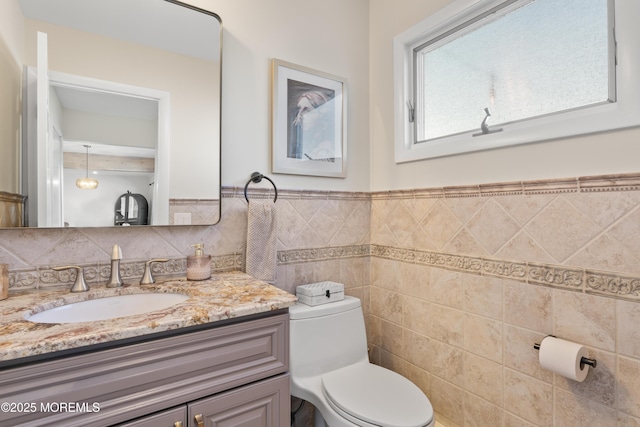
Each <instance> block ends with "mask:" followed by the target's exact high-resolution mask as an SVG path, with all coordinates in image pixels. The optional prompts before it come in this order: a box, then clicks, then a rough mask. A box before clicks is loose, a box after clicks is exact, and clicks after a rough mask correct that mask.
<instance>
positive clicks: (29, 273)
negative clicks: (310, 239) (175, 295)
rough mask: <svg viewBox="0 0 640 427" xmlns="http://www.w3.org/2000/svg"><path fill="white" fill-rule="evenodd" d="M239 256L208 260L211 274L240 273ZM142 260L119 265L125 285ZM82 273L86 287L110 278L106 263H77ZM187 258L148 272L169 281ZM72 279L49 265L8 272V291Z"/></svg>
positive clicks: (141, 266)
mask: <svg viewBox="0 0 640 427" xmlns="http://www.w3.org/2000/svg"><path fill="white" fill-rule="evenodd" d="M243 258H244V257H243V255H242V254H230V255H221V256H212V257H211V271H212V272H214V273H216V272H218V273H221V272H225V271H233V270H240V269H241V268H242V260H243ZM145 262H146V261H131V262H122V263H121V264H120V273H121V275H122V279H123V281H124V282H125V283H136V282H137V281H139V280H140V279H141V278H142V275H143V274H144V268H145ZM78 265H79V266H80V267H82V268H83V270H84V278H85V280H86V282H87V284H89V285H90V286H91V285H92V284H98V283H106V282H108V280H109V277H110V276H111V263H109V264H78ZM186 272H187V259H186V258H184V257H183V258H174V259H170V260H169V261H167V262H158V263H154V264H153V265H152V273H153V276H154V277H155V278H156V279H170V278H175V277H182V276H185V275H186ZM75 280H76V270H74V269H69V270H62V271H55V270H53V269H52V268H51V267H50V266H39V267H37V268H34V269H19V270H10V271H9V289H10V290H12V291H21V290H33V289H44V288H52V287H62V286H69V287H70V286H71V285H72V284H73V283H74V282H75Z"/></svg>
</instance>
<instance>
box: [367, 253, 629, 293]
mask: <svg viewBox="0 0 640 427" xmlns="http://www.w3.org/2000/svg"><path fill="white" fill-rule="evenodd" d="M371 256H375V257H379V258H386V259H391V260H396V261H402V262H408V263H415V264H421V265H429V266H433V267H438V268H444V269H448V270H456V271H462V272H465V273H469V274H480V275H484V276H494V277H500V278H504V279H510V280H516V281H519V282H525V283H529V284H532V285H541V286H550V287H554V288H558V289H564V290H570V291H577V292H584V293H588V294H594V295H602V296H607V297H613V298H617V299H625V300H633V301H640V277H637V276H628V275H623V274H616V273H612V272H598V271H593V270H588V269H580V268H575V267H567V266H561V265H550V264H539V263H533V262H529V263H524V262H514V261H506V260H499V259H490V258H478V257H469V256H464V255H454V254H447V253H440V252H428V251H418V250H412V249H405V248H397V247H390V246H382V245H371Z"/></svg>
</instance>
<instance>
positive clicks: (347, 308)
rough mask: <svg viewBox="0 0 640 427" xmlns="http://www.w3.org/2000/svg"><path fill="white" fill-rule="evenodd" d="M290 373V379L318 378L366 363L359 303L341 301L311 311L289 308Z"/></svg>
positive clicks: (348, 299)
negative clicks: (354, 364) (337, 370)
mask: <svg viewBox="0 0 640 427" xmlns="http://www.w3.org/2000/svg"><path fill="white" fill-rule="evenodd" d="M289 316H290V322H289V326H290V344H289V345H290V356H291V357H290V361H289V363H290V365H289V366H290V371H291V375H292V376H311V375H319V374H322V373H325V372H328V371H333V370H335V369H338V368H341V367H343V366H347V365H351V364H353V363H357V362H362V361H368V355H367V336H366V330H365V326H364V316H363V314H362V306H361V304H360V300H359V299H358V298H355V297H350V296H345V297H344V300H342V301H336V302H332V303H328V304H323V305H317V306H314V307H311V306H308V305H305V304H302V303H298V304H296V305H295V306H293V307H289Z"/></svg>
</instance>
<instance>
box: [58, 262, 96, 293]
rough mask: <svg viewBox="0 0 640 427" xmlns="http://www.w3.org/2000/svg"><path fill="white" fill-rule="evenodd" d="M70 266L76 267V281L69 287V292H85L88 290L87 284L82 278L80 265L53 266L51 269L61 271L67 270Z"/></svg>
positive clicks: (82, 271) (82, 270)
mask: <svg viewBox="0 0 640 427" xmlns="http://www.w3.org/2000/svg"><path fill="white" fill-rule="evenodd" d="M72 268H75V269H76V281H75V282H74V283H73V286H72V287H71V292H87V291H88V290H89V286H88V285H87V282H85V280H84V269H83V268H82V267H78V266H77V265H65V266H63V267H53V270H55V271H61V270H69V269H72Z"/></svg>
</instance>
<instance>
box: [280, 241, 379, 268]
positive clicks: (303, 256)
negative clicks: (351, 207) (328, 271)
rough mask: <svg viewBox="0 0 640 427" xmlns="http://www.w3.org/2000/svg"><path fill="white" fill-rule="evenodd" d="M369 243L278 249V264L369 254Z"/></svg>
mask: <svg viewBox="0 0 640 427" xmlns="http://www.w3.org/2000/svg"><path fill="white" fill-rule="evenodd" d="M369 255H370V250H369V245H355V246H334V247H326V248H310V249H291V250H286V251H278V255H277V256H278V264H280V265H284V264H295V263H301V262H311V261H325V260H330V259H342V258H353V257H361V256H369Z"/></svg>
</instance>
